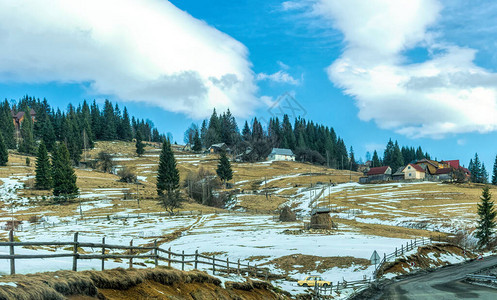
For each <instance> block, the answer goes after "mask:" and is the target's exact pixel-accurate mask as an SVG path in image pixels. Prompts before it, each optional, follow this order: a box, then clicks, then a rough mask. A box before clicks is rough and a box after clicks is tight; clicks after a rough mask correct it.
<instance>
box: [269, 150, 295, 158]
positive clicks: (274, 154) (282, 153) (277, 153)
mask: <svg viewBox="0 0 497 300" xmlns="http://www.w3.org/2000/svg"><path fill="white" fill-rule="evenodd" d="M268 160H283V161H295V154H293V152H292V150H290V149H284V148H273V150H272V151H271V153H270V154H269V156H268Z"/></svg>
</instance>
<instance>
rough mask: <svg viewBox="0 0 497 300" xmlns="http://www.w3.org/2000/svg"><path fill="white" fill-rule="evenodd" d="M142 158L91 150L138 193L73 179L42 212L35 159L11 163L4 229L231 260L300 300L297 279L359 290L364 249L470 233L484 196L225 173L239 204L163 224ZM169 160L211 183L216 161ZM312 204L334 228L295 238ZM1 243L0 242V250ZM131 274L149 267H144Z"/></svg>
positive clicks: (102, 181) (98, 176)
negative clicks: (315, 277) (12, 223)
mask: <svg viewBox="0 0 497 300" xmlns="http://www.w3.org/2000/svg"><path fill="white" fill-rule="evenodd" d="M145 150H146V152H145V154H144V155H143V156H142V157H136V156H135V154H134V151H135V146H134V144H133V143H129V142H97V143H96V147H95V149H93V150H92V151H90V152H89V153H87V154H86V155H87V159H88V160H90V159H92V158H95V157H96V156H97V155H98V153H99V152H100V151H108V152H110V153H114V154H115V159H114V160H115V163H116V164H117V165H118V166H128V167H132V168H134V169H135V170H136V173H137V175H138V176H139V177H138V178H139V181H140V182H139V184H128V183H122V182H118V179H119V177H118V176H117V175H114V174H108V173H103V172H101V171H98V170H92V169H82V168H78V169H76V174H77V175H78V186H79V187H80V192H81V196H80V197H79V198H78V199H76V201H75V202H73V203H68V204H64V205H59V204H54V203H52V202H51V201H49V198H48V197H47V196H48V195H49V193H48V192H44V191H37V190H34V189H32V188H31V187H32V184H33V183H32V181H33V179H32V176H33V174H34V161H35V158H34V157H31V166H26V165H25V159H26V156H20V155H18V154H11V155H10V161H9V165H8V166H7V167H0V180H1V181H2V182H3V185H2V186H1V187H0V193H1V194H2V206H1V207H0V208H1V214H2V218H1V221H2V223H3V224H5V222H7V221H8V220H10V219H11V218H12V217H13V218H14V219H17V220H20V221H23V222H22V224H21V226H20V227H19V228H18V231H17V232H16V234H15V235H16V238H17V239H19V240H20V241H39V240H40V239H42V240H44V241H57V240H63V241H70V240H71V239H72V234H73V233H74V232H75V231H79V232H80V238H81V240H82V241H87V242H98V241H101V239H102V237H103V236H105V237H106V241H107V242H108V243H112V244H116V245H119V244H120V245H124V244H127V243H129V241H130V240H131V239H132V240H133V242H134V244H135V245H147V244H150V243H152V242H153V241H154V240H157V241H158V243H159V244H161V245H162V246H163V247H165V248H168V247H171V248H172V249H173V250H175V251H179V252H181V251H185V253H193V252H195V250H198V251H199V253H204V254H205V255H216V257H219V258H222V259H226V258H229V259H230V261H236V260H237V259H241V260H243V261H249V262H250V263H251V264H257V265H259V266H264V267H269V268H270V270H271V272H272V273H275V274H281V276H282V278H284V279H276V280H273V281H272V283H273V284H274V285H276V286H279V287H281V288H282V289H284V290H286V291H289V292H291V293H293V294H298V293H301V292H303V290H302V289H301V288H299V287H296V285H295V281H296V280H298V279H301V278H302V277H303V276H304V275H306V274H314V273H318V274H322V275H323V276H324V277H326V279H327V280H331V281H333V282H337V281H341V280H342V279H343V278H346V279H347V280H358V279H362V278H363V276H370V274H371V272H372V270H373V269H374V265H371V264H369V263H368V262H369V258H370V256H371V253H372V251H373V250H376V251H377V252H378V253H380V255H382V254H383V253H391V252H392V251H394V250H395V248H397V247H400V246H401V245H402V244H404V245H405V244H406V243H407V242H409V241H410V240H411V239H414V238H419V237H438V236H440V235H447V234H452V233H456V232H459V231H462V230H465V231H466V232H471V231H472V229H473V228H474V226H475V220H476V214H475V212H476V203H477V202H478V201H479V195H480V193H481V186H480V185H475V184H463V185H452V184H441V183H433V182H422V183H388V184H377V185H359V184H357V183H356V182H357V180H358V177H359V175H360V174H359V173H355V172H349V171H346V170H335V169H329V168H325V167H320V166H313V165H310V164H304V163H299V162H281V161H280V162H259V163H237V162H233V163H232V166H233V171H234V179H233V181H232V182H233V187H232V188H231V189H230V190H231V191H232V192H233V193H234V195H235V199H236V201H235V202H232V203H230V206H229V208H228V209H220V208H214V207H208V206H205V205H201V204H199V203H197V202H195V201H193V200H192V199H188V200H187V201H186V202H185V203H184V206H183V207H182V208H181V209H180V212H181V214H178V215H175V216H168V215H166V214H164V212H165V210H164V208H163V207H162V206H161V205H160V204H159V202H158V201H157V196H156V190H155V189H156V188H155V177H156V170H157V162H158V156H159V152H160V151H159V147H158V145H156V144H150V145H148V146H147V147H146V148H145ZM174 153H175V157H176V160H177V164H178V168H179V171H180V177H181V180H182V181H183V180H184V179H185V178H186V177H187V176H188V173H189V172H196V171H197V170H198V169H199V168H200V167H202V168H204V169H206V170H210V171H211V172H213V173H214V172H215V168H216V166H217V163H218V157H217V155H211V154H194V153H191V152H187V151H183V149H182V147H180V146H174ZM350 180H351V181H352V182H350ZM330 182H331V184H330ZM185 189H186V187H183V191H185ZM137 191H138V194H137ZM492 191H495V189H492ZM266 192H267V193H268V197H267V198H266ZM137 195H138V197H139V199H140V201H139V202H138V201H137V199H136V198H137ZM281 205H289V206H291V207H292V209H293V210H294V211H296V212H298V213H299V214H300V215H301V216H302V219H299V220H297V221H295V222H279V221H278V220H277V218H275V216H274V215H273V214H269V211H270V210H275V209H277V208H278V207H281ZM314 205H320V206H328V207H331V208H332V213H331V216H332V220H333V222H334V223H335V224H336V225H337V229H335V230H331V231H307V230H304V225H305V223H307V222H309V212H310V209H311V207H312V206H314ZM158 212H161V213H162V215H157V214H156V213H158ZM138 214H139V216H140V218H137V217H138ZM3 224H2V225H3ZM47 229H48V230H47ZM6 234H7V231H0V236H1V237H2V238H3V239H4V240H5V238H6ZM472 241H474V240H472V239H471V238H469V239H468V240H467V242H468V243H471V242H472ZM0 251H1V250H0ZM16 251H17V250H16ZM68 251H71V250H70V249H61V248H50V247H38V248H23V249H22V252H21V253H23V254H33V253H47V254H50V253H67V252H68ZM81 251H84V253H92V252H95V251H99V250H98V249H92V248H84V249H82V250H81ZM16 253H17V252H16ZM49 262H50V263H49ZM136 263H137V265H140V266H142V267H152V266H153V264H152V263H151V262H150V261H146V260H144V261H137V262H136ZM106 264H107V265H108V268H116V267H123V262H122V261H119V260H116V261H112V260H111V261H108V262H107V263H106ZM70 265H71V261H70V259H65V258H60V259H56V260H45V261H43V260H40V261H36V260H33V261H30V262H27V261H20V262H19V263H17V262H16V268H17V271H18V272H19V273H27V272H33V271H57V270H60V269H69V268H70ZM173 267H178V266H174V265H173ZM81 268H82V269H86V270H91V269H95V268H99V262H98V261H88V262H87V263H85V264H82V265H81ZM0 269H1V270H8V261H6V260H3V261H2V260H0ZM186 269H187V270H191V269H193V265H191V264H187V266H186ZM342 295H344V294H342Z"/></svg>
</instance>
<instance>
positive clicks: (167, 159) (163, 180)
mask: <svg viewBox="0 0 497 300" xmlns="http://www.w3.org/2000/svg"><path fill="white" fill-rule="evenodd" d="M178 187H179V171H178V168H177V167H176V159H175V158H174V153H173V150H172V149H171V143H170V141H169V140H166V141H164V143H162V151H161V153H160V157H159V169H158V171H157V194H158V195H159V196H163V195H164V191H166V192H173V191H174V190H176V189H177V188H178Z"/></svg>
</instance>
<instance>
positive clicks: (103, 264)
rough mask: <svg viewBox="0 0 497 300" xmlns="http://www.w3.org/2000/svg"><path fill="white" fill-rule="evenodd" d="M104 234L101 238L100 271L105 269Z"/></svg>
mask: <svg viewBox="0 0 497 300" xmlns="http://www.w3.org/2000/svg"><path fill="white" fill-rule="evenodd" d="M104 255H105V236H104V237H103V238H102V271H103V270H105V258H104Z"/></svg>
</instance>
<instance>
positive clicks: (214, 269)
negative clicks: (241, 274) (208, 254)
mask: <svg viewBox="0 0 497 300" xmlns="http://www.w3.org/2000/svg"><path fill="white" fill-rule="evenodd" d="M212 275H216V256H215V255H213V256H212Z"/></svg>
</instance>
